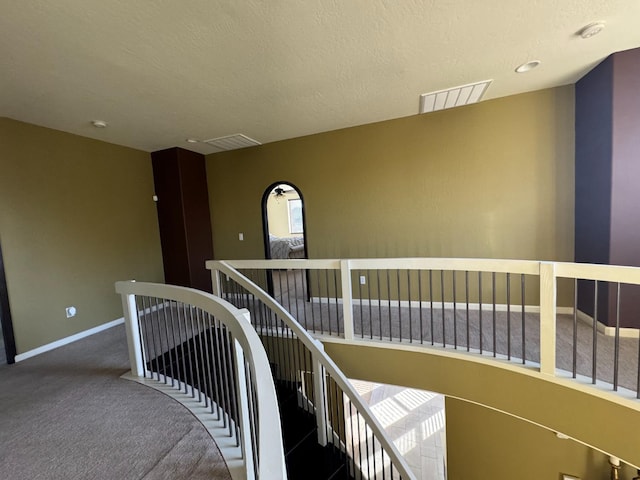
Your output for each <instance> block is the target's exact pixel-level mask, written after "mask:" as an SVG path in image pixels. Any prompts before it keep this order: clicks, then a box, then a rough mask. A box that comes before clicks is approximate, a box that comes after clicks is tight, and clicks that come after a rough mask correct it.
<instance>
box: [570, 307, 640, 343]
mask: <svg viewBox="0 0 640 480" xmlns="http://www.w3.org/2000/svg"><path fill="white" fill-rule="evenodd" d="M576 316H577V318H578V320H580V321H581V322H583V323H586V324H587V325H590V326H592V327H593V317H592V316H591V315H589V314H587V313H584V312H583V311H582V310H578V313H577V315H576ZM596 330H597V331H598V332H600V333H602V334H604V335H605V336H608V337H615V336H616V327H610V326H608V325H605V324H604V323H602V322H601V321H599V320H598V322H597V324H596ZM619 331H620V338H640V329H638V328H630V327H620V328H619Z"/></svg>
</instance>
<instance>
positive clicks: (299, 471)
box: [147, 331, 355, 480]
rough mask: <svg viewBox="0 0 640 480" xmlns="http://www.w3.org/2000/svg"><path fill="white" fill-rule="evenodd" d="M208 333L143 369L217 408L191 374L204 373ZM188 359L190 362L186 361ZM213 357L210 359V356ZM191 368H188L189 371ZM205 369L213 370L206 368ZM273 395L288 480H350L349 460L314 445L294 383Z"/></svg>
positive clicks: (311, 420) (311, 419)
mask: <svg viewBox="0 0 640 480" xmlns="http://www.w3.org/2000/svg"><path fill="white" fill-rule="evenodd" d="M212 336H213V334H212V332H211V331H206V332H203V334H202V337H203V341H202V342H201V341H200V339H199V336H196V337H194V338H192V339H190V340H189V341H187V342H184V343H183V344H181V345H178V346H176V347H174V348H173V349H171V350H169V351H167V352H166V353H165V354H164V355H161V356H159V357H157V358H154V359H152V360H151V361H150V362H148V363H147V368H148V369H150V370H152V371H154V372H158V373H159V374H160V375H173V378H175V379H176V380H180V381H181V382H185V383H187V384H189V385H193V386H194V387H196V388H197V389H199V390H201V391H202V392H205V393H206V394H207V395H208V396H209V397H211V398H213V399H214V401H216V403H218V404H220V403H221V402H220V399H218V398H217V397H218V396H219V394H220V393H219V392H215V391H209V390H210V388H209V386H208V385H207V384H206V383H204V382H198V379H197V378H195V375H194V374H193V372H194V371H195V370H196V363H197V364H198V366H197V369H198V370H199V371H204V369H205V368H207V367H205V365H203V363H202V362H203V358H204V357H205V356H204V355H202V352H201V351H200V345H201V344H205V345H206V344H209V345H210V344H211V339H212ZM189 357H190V358H189ZM212 357H213V355H212ZM189 366H191V368H189ZM208 368H215V365H210V366H209V367H208ZM276 394H277V397H278V404H279V408H280V420H281V422H280V423H281V426H282V436H283V441H284V450H285V462H286V466H287V473H288V479H289V480H351V479H355V477H354V476H353V475H351V474H350V473H349V467H350V462H351V461H350V458H349V457H348V456H347V455H345V454H344V453H343V452H341V451H340V450H339V449H337V448H336V447H335V446H334V445H333V444H331V443H329V444H328V445H327V446H324V447H323V446H322V445H320V444H319V443H318V429H317V426H316V418H315V415H314V414H312V413H310V412H308V411H306V410H305V409H303V408H302V407H300V406H299V405H298V389H297V385H296V384H295V383H292V382H289V381H276Z"/></svg>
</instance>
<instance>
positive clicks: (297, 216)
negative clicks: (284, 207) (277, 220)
mask: <svg viewBox="0 0 640 480" xmlns="http://www.w3.org/2000/svg"><path fill="white" fill-rule="evenodd" d="M289 233H304V225H303V224H302V200H300V199H299V198H297V199H295V200H289Z"/></svg>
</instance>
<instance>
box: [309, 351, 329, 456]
mask: <svg viewBox="0 0 640 480" xmlns="http://www.w3.org/2000/svg"><path fill="white" fill-rule="evenodd" d="M315 342H316V345H317V346H318V348H319V349H320V350H321V351H324V345H322V343H321V342H320V341H318V340H315ZM312 356H313V358H312V360H313V366H312V368H313V406H314V407H315V410H316V426H317V427H318V443H319V444H320V445H322V446H323V447H324V446H326V445H327V441H328V438H327V430H328V429H327V379H326V377H325V375H324V368H323V366H322V364H321V363H320V358H319V357H318V355H317V354H312Z"/></svg>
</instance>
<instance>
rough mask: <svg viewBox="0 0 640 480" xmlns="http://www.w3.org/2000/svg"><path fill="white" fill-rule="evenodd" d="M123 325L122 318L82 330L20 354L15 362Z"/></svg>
mask: <svg viewBox="0 0 640 480" xmlns="http://www.w3.org/2000/svg"><path fill="white" fill-rule="evenodd" d="M123 323H124V318H123V317H121V318H118V319H116V320H113V321H111V322H107V323H103V324H102V325H98V326H97V327H93V328H90V329H89V330H84V331H82V332H78V333H76V334H74V335H71V336H69V337H65V338H61V339H60V340H56V341H55V342H51V343H47V344H46V345H42V346H41V347H38V348H34V349H33V350H29V351H26V352H24V353H20V354H18V355H16V362H21V361H23V360H26V359H28V358H31V357H35V356H36V355H40V354H41V353H45V352H48V351H50V350H54V349H56V348H58V347H62V346H64V345H68V344H70V343H73V342H77V341H78V340H81V339H83V338H85V337H89V336H91V335H95V334H96V333H99V332H102V331H104V330H107V329H109V328H112V327H116V326H118V325H122V324H123Z"/></svg>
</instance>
